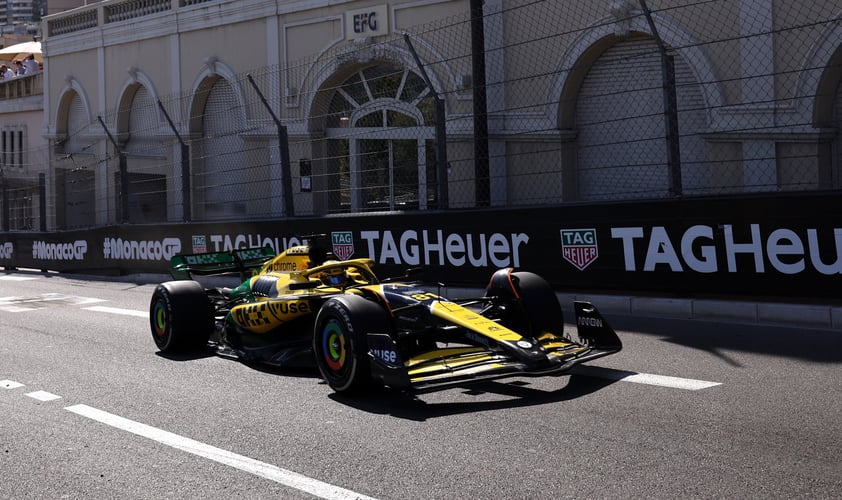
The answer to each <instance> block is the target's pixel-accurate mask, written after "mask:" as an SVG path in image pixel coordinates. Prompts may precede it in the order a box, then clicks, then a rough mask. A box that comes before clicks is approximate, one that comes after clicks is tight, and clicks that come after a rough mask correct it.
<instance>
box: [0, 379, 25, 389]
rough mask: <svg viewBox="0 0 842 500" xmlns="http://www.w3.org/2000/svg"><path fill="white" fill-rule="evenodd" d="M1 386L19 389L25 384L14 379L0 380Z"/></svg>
mask: <svg viewBox="0 0 842 500" xmlns="http://www.w3.org/2000/svg"><path fill="white" fill-rule="evenodd" d="M0 387H2V388H3V389H17V388H18V387H23V384H21V383H20V382H15V381H14V380H0Z"/></svg>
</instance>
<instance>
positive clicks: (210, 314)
mask: <svg viewBox="0 0 842 500" xmlns="http://www.w3.org/2000/svg"><path fill="white" fill-rule="evenodd" d="M149 326H150V328H151V330H152V339H153V340H154V341H155V345H157V346H158V349H160V350H161V352H170V353H171V352H189V351H195V350H198V349H200V348H202V347H203V346H205V345H206V344H207V342H208V338H210V334H211V332H213V327H214V309H213V304H212V303H211V301H210V299H209V298H208V295H207V293H205V290H204V288H202V285H201V284H199V283H197V282H195V281H168V282H166V283H161V284H160V285H158V286H157V287H155V292H153V293H152V300H151V301H150V303H149Z"/></svg>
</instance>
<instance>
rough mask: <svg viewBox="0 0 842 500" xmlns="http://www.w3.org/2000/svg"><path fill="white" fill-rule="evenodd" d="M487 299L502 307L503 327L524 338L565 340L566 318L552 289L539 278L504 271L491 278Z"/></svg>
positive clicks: (532, 275) (528, 274)
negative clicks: (498, 301)
mask: <svg viewBox="0 0 842 500" xmlns="http://www.w3.org/2000/svg"><path fill="white" fill-rule="evenodd" d="M485 294H486V297H498V298H500V299H501V301H502V303H503V308H504V309H503V314H502V317H501V318H500V319H501V320H502V321H501V322H502V323H503V325H504V326H505V327H507V328H510V329H512V330H514V331H516V332H518V333H519V334H521V335H524V336H527V337H534V336H537V335H538V334H540V333H541V332H550V333H553V334H554V335H557V336H564V314H563V313H562V310H561V304H559V303H558V297H557V296H556V294H555V290H553V288H552V286H550V284H549V283H548V282H547V281H546V280H545V279H544V278H542V277H540V276H538V275H537V274H534V273H530V272H525V271H518V272H509V271H508V270H501V271H498V272H497V273H495V275H494V276H493V277H492V280H491V283H490V284H489V287H488V288H487V289H486V292H485Z"/></svg>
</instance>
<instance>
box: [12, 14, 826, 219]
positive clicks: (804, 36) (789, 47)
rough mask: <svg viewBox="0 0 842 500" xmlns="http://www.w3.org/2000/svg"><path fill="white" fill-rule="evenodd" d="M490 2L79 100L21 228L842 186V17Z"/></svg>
mask: <svg viewBox="0 0 842 500" xmlns="http://www.w3.org/2000/svg"><path fill="white" fill-rule="evenodd" d="M479 4H481V2H471V3H470V6H471V7H472V8H471V9H468V10H466V11H465V12H462V13H460V14H457V15H454V16H451V17H447V18H444V19H440V20H437V21H435V22H432V23H429V24H426V25H423V26H418V27H416V28H414V29H412V30H408V31H407V32H406V33H395V34H393V35H390V36H387V37H378V38H376V39H366V40H363V41H359V42H347V43H343V44H339V45H337V46H335V47H334V48H332V49H330V50H328V51H326V52H324V53H321V54H318V55H317V56H314V57H312V58H308V59H306V60H298V61H287V62H285V63H284V64H283V65H282V66H276V67H263V68H256V69H253V70H250V71H246V72H243V73H241V74H237V75H216V76H214V77H212V78H208V79H207V81H206V82H205V83H203V85H202V86H201V87H200V88H199V90H198V91H196V92H184V93H182V94H174V95H169V96H165V97H162V98H160V99H152V98H151V97H150V94H149V93H147V92H145V89H144V88H143V86H142V85H138V86H137V87H136V88H132V89H129V92H130V94H127V96H126V98H125V99H124V100H123V101H122V102H123V103H124V104H121V106H120V107H119V109H112V110H109V111H108V112H107V113H104V114H103V115H101V116H98V117H97V119H96V120H95V121H93V122H90V123H88V122H86V121H80V120H79V119H77V118H76V116H77V115H74V114H73V105H72V102H71V103H70V106H69V109H70V111H69V112H68V114H67V117H66V120H67V122H66V124H65V128H66V135H65V136H64V137H63V138H62V139H61V140H60V141H57V143H56V144H55V145H54V146H53V147H52V148H51V150H49V151H30V152H28V153H27V154H26V155H25V157H26V158H28V159H29V161H30V162H50V163H51V165H50V166H51V168H50V169H49V170H45V169H44V167H43V166H39V165H34V164H33V165H32V166H31V169H30V170H28V171H31V172H44V171H48V172H54V174H49V175H50V176H51V178H50V179H49V180H48V181H47V183H46V184H47V186H48V187H47V189H45V190H44V189H43V186H42V184H40V183H39V182H37V176H35V175H33V176H31V177H32V178H31V179H30V181H29V182H28V183H19V184H17V186H19V187H17V188H16V187H14V186H15V184H13V183H10V182H8V181H7V182H4V183H3V186H4V190H3V192H2V196H3V199H4V200H5V203H4V214H5V217H6V218H7V225H6V226H5V227H6V228H8V229H12V230H26V229H36V230H37V229H39V227H41V226H42V225H41V224H38V223H35V222H34V221H33V217H36V216H37V215H38V214H39V213H42V212H43V213H47V214H48V215H47V217H54V218H55V219H54V220H55V223H54V224H51V226H53V227H54V228H57V229H62V228H74V227H85V226H92V225H99V224H112V223H155V222H167V221H169V222H173V221H182V220H184V221H213V220H231V219H238V218H275V217H290V216H301V215H317V216H318V215H329V214H338V213H361V212H369V211H394V210H405V211H429V210H444V209H463V208H476V207H518V206H543V205H560V204H565V203H581V202H593V203H599V202H609V201H618V200H637V199H666V198H675V197H697V196H720V195H726V194H727V195H735V194H737V195H739V194H742V193H756V192H778V191H799V190H802V191H803V190H828V189H839V188H840V185H842V181H840V175H839V169H840V164H842V160H840V155H842V146H840V143H842V139H840V133H839V127H840V125H842V119H840V118H839V116H840V111H842V109H840V108H842V91H841V90H840V89H839V82H840V81H842V28H840V25H841V24H842V19H840V15H842V8H840V6H839V4H838V2H837V1H820V0H819V1H816V0H795V1H791V2H772V1H740V2H735V1H733V0H708V1H699V0H696V1H681V2H676V1H649V2H648V3H646V2H644V1H642V0H641V1H622V0H618V1H616V2H612V3H611V4H610V6H609V7H610V8H609V7H606V2H591V1H565V2H559V1H528V0H520V1H515V2H488V5H486V7H485V8H484V9H482V8H479V9H478V8H476V7H477V5H479ZM466 5H468V4H466ZM773 7H774V8H773ZM207 64H210V65H213V61H210V62H209V63H207ZM122 70H124V69H123V68H121V71H122ZM173 117H185V118H184V119H183V121H182V122H178V121H175V120H174V119H173ZM103 144H104V146H103ZM103 163H104V164H106V165H107V172H108V178H107V179H104V180H100V181H97V180H96V175H97V174H96V172H98V171H99V169H98V166H99V165H101V164H103ZM24 170H25V171H27V170H26V169H24ZM9 171H10V169H9V166H8V164H7V163H5V164H4V172H5V173H6V175H5V177H6V178H7V179H8V178H9V175H8V172H9ZM19 177H20V176H19ZM7 185H10V186H12V187H7ZM39 186H40V188H39ZM103 186H105V187H103ZM42 196H44V197H46V199H44V200H43V202H42V200H40V198H41V197H42ZM7 206H8V208H7ZM74 211H75V212H74ZM102 212H106V213H102ZM68 214H73V215H72V216H71V215H68Z"/></svg>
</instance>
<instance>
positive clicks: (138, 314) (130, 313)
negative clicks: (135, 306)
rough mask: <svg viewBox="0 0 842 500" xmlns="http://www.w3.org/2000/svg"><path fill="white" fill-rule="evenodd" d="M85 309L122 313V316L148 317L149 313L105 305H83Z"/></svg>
mask: <svg viewBox="0 0 842 500" xmlns="http://www.w3.org/2000/svg"><path fill="white" fill-rule="evenodd" d="M82 309H85V310H87V311H96V312H104V313H111V314H122V315H123V316H136V317H138V318H148V317H149V313H148V312H146V311H134V310H132V309H120V308H118V307H106V306H92V307H83V308H82Z"/></svg>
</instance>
